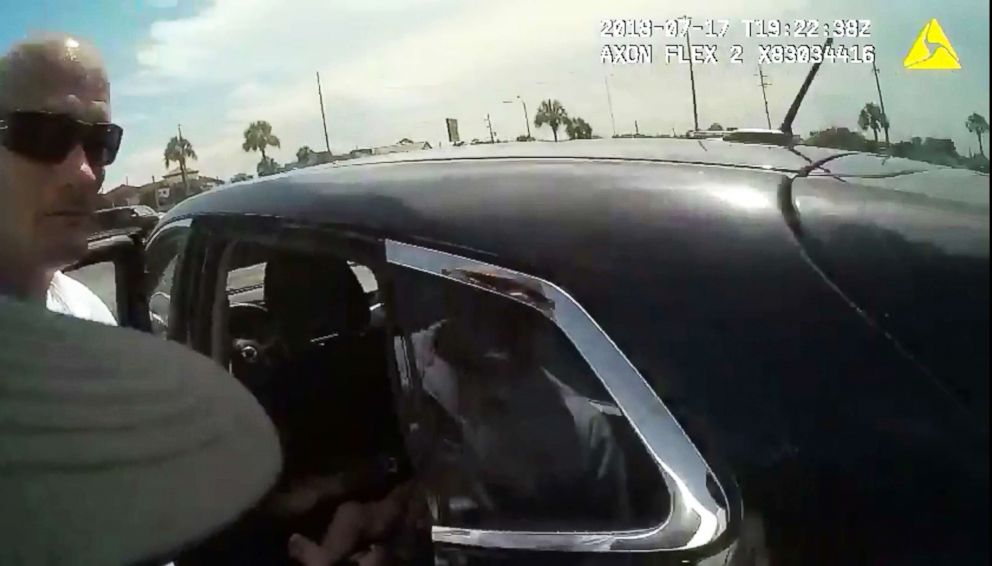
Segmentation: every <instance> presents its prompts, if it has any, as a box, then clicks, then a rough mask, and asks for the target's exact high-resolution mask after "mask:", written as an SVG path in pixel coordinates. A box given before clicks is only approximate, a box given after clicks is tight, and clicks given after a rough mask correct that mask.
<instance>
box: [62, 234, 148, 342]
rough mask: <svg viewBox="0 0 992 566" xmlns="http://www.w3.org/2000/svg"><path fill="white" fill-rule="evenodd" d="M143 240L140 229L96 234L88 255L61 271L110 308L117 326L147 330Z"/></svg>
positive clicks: (143, 235) (90, 244) (91, 241)
mask: <svg viewBox="0 0 992 566" xmlns="http://www.w3.org/2000/svg"><path fill="white" fill-rule="evenodd" d="M144 237H145V232H144V231H143V230H140V229H132V230H126V231H118V232H114V233H104V234H98V235H97V236H96V237H94V238H93V239H91V240H90V242H89V243H88V247H89V250H88V252H87V254H86V255H85V256H84V257H83V258H82V259H81V260H79V261H77V262H76V263H74V264H72V265H70V266H67V267H66V268H64V269H63V272H64V273H66V274H68V275H69V276H70V277H72V278H73V279H76V280H78V281H80V282H81V283H83V284H84V285H86V286H87V287H88V288H89V289H90V290H92V291H93V292H94V293H95V294H96V295H97V297H99V298H100V300H102V301H103V302H104V304H106V305H107V308H108V309H110V312H111V313H112V314H113V315H114V318H115V319H116V320H117V322H118V324H119V325H120V326H129V327H132V328H137V329H139V330H147V329H148V328H149V319H148V308H147V300H146V298H145V294H144V293H143V290H142V287H143V285H142V284H143V281H144V253H143V246H144Z"/></svg>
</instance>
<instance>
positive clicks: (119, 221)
mask: <svg viewBox="0 0 992 566" xmlns="http://www.w3.org/2000/svg"><path fill="white" fill-rule="evenodd" d="M160 217H161V214H159V213H158V212H155V210H153V209H152V208H151V207H149V206H145V205H132V206H115V207H113V208H104V209H100V210H97V211H96V213H95V220H96V224H97V233H98V234H100V233H105V232H112V231H120V230H127V229H130V228H140V229H142V230H151V229H152V228H154V227H155V225H156V224H158V219H159V218H160Z"/></svg>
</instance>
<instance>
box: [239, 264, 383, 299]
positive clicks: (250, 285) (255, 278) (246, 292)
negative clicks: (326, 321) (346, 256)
mask: <svg viewBox="0 0 992 566" xmlns="http://www.w3.org/2000/svg"><path fill="white" fill-rule="evenodd" d="M348 266H349V267H350V268H351V271H352V272H353V273H354V274H355V277H357V278H358V282H359V283H361V285H362V290H363V291H364V292H365V293H366V294H368V293H372V292H374V291H377V290H378V289H379V282H378V280H376V278H375V275H374V274H373V273H372V271H371V270H370V269H369V268H368V267H366V266H364V265H360V264H358V263H355V262H348ZM264 289H265V262H264V261H263V262H259V263H255V264H253V265H248V266H245V267H238V268H235V269H232V270H230V271H228V272H227V294H228V295H229V296H231V297H232V298H234V297H237V298H239V299H245V300H252V298H253V297H261V296H262V294H263V293H264Z"/></svg>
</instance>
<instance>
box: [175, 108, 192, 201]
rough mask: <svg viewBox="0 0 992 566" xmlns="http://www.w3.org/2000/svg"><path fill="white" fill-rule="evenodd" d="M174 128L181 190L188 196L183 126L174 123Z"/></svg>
mask: <svg viewBox="0 0 992 566" xmlns="http://www.w3.org/2000/svg"><path fill="white" fill-rule="evenodd" d="M176 130H178V131H179V173H180V174H182V176H183V190H184V191H186V196H187V197H188V196H189V181H188V180H187V179H186V156H185V155H184V153H183V152H184V150H185V149H186V147H185V144H184V143H183V126H182V124H176Z"/></svg>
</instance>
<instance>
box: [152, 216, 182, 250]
mask: <svg viewBox="0 0 992 566" xmlns="http://www.w3.org/2000/svg"><path fill="white" fill-rule="evenodd" d="M191 226H193V219H192V218H180V219H179V220H173V221H172V222H169V223H168V224H164V225H162V226H160V227H159V228H158V229H157V230H156V231H155V235H154V236H152V238H151V239H149V240H148V241H147V242H145V249H146V250H147V249H148V248H150V247H151V246H152V245H153V244H154V243H155V242H156V241H158V240H159V239H161V238H163V237H165V236H166V235H167V234H171V233H172V232H173V230H175V229H177V228H190V227H191Z"/></svg>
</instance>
